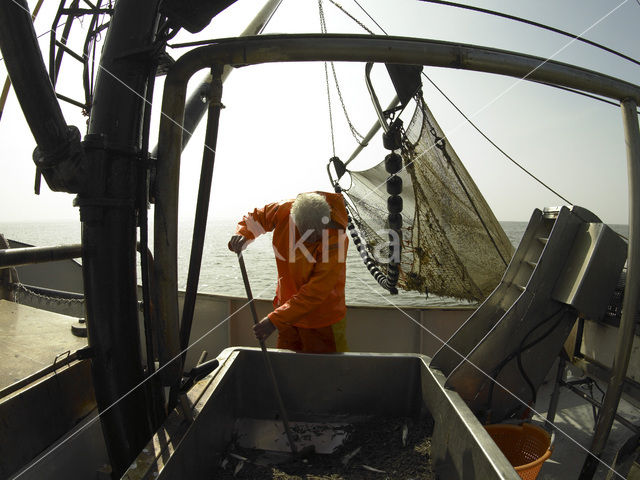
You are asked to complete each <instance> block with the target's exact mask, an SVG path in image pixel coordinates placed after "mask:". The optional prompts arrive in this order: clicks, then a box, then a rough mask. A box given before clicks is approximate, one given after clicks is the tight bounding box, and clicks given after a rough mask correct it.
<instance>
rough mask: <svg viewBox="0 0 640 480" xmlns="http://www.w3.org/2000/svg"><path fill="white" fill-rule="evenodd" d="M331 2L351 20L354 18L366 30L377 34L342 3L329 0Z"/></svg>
mask: <svg viewBox="0 0 640 480" xmlns="http://www.w3.org/2000/svg"><path fill="white" fill-rule="evenodd" d="M329 1H330V2H331V3H333V5H334V6H336V7H337V8H338V9H339V10H341V11H342V13H344V14H345V15H346V16H347V17H349V18H350V19H351V20H353V21H354V22H355V23H357V24H358V25H360V27H361V28H362V29H363V30H364V31H366V32H367V33H369V34H371V35H375V34H374V33H373V31H372V30H370V29H369V28H367V26H366V25H365V24H364V23H362V22H361V21H360V20H358V19H357V18H356V17H354V16H353V15H351V14H350V13H349V12H347V11H346V10H345V9H344V8H343V7H342V5H340V4H339V3H336V2H334V1H333V0H329Z"/></svg>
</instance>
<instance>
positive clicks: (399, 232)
mask: <svg viewBox="0 0 640 480" xmlns="http://www.w3.org/2000/svg"><path fill="white" fill-rule="evenodd" d="M401 138H402V140H401V145H402V146H401V148H399V149H398V150H396V151H395V153H396V154H400V157H401V160H400V161H401V164H402V165H401V167H402V168H401V169H400V170H399V171H398V172H397V173H392V174H390V173H389V172H390V171H391V172H393V171H394V170H393V167H392V170H389V156H388V157H387V159H385V161H383V162H381V163H380V164H378V165H376V166H374V167H373V168H370V169H368V170H364V171H357V172H354V171H351V172H349V173H350V174H351V179H352V183H351V186H350V187H349V188H348V189H346V190H343V193H344V195H345V199H346V203H347V208H348V210H349V213H350V218H351V220H352V225H350V230H351V233H352V236H353V237H354V241H355V243H356V246H357V247H358V250H359V251H360V255H361V256H362V257H363V260H364V261H365V264H366V265H367V267H368V268H369V270H370V271H371V273H372V274H373V275H374V277H375V278H376V280H378V283H380V285H382V286H383V287H384V288H387V289H388V290H390V291H392V293H395V286H396V284H397V287H399V288H401V289H404V290H415V291H419V292H424V293H429V294H434V295H438V296H444V297H453V298H458V299H465V300H472V301H481V300H483V299H484V298H486V297H487V296H488V295H489V293H491V291H492V290H493V289H494V288H495V287H496V286H497V285H498V283H499V282H500V279H501V278H502V275H503V273H504V271H505V269H506V267H507V265H508V262H509V261H510V259H511V256H512V255H513V247H512V245H511V243H510V242H509V240H508V238H507V236H506V234H505V233H504V230H503V229H502V227H501V226H500V224H499V223H498V221H497V220H496V218H495V216H494V214H493V212H492V211H491V209H490V208H489V205H488V204H487V202H486V201H485V199H484V197H483V196H482V194H481V193H480V190H479V189H478V187H477V186H476V185H475V183H474V181H473V180H472V179H471V176H470V175H469V173H468V172H467V170H466V169H465V167H464V166H463V164H462V162H461V161H460V159H459V158H458V156H457V155H456V153H455V152H454V151H453V149H452V148H451V145H449V144H448V143H447V141H446V139H445V135H444V134H443V132H442V130H441V129H440V127H439V126H438V124H437V122H436V121H435V119H434V118H433V115H432V114H431V112H430V110H429V109H428V107H427V105H426V103H425V102H424V100H423V99H422V97H421V95H418V96H416V108H415V112H414V114H413V117H412V118H411V120H410V122H409V123H408V126H407V128H406V130H404V129H403V130H402V132H401ZM392 155H394V154H391V156H392ZM396 156H397V155H396ZM398 179H400V180H401V193H399V194H398V195H396V193H397V192H398V184H399V183H400V182H399V180H398ZM392 197H394V198H395V200H393V198H392ZM397 197H400V198H401V200H397ZM398 203H399V208H400V211H399V212H398ZM394 212H396V213H395V215H396V220H398V217H397V215H400V216H401V220H402V221H401V228H394V227H397V225H393V223H394V221H392V222H391V224H390V220H393V218H392V216H393V215H394ZM394 241H397V242H399V247H398V246H394Z"/></svg>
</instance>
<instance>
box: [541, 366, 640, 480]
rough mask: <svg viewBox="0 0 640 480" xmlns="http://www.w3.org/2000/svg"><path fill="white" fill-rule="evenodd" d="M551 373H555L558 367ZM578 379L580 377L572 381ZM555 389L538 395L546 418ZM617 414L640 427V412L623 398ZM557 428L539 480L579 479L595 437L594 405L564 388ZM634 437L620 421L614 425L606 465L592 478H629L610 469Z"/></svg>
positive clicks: (550, 386)
mask: <svg viewBox="0 0 640 480" xmlns="http://www.w3.org/2000/svg"><path fill="white" fill-rule="evenodd" d="M551 371H552V372H555V367H554V368H552V369H551ZM571 371H572V372H573V373H574V374H576V375H578V374H579V370H578V369H577V368H572V370H571ZM576 378H579V377H573V378H570V379H572V380H573V379H576ZM600 386H601V387H602V389H603V390H604V389H606V385H603V384H601V383H600ZM552 389H553V382H547V383H545V384H544V385H542V386H541V387H540V389H539V391H538V399H539V400H538V402H537V404H536V411H538V412H539V413H541V414H543V415H546V413H547V410H548V407H549V400H550V398H551V392H552ZM594 392H595V398H596V399H597V400H601V394H600V393H599V392H598V391H597V389H594ZM618 414H619V415H621V416H622V417H624V418H625V419H626V420H629V421H630V422H631V423H633V424H636V425H638V424H640V409H638V407H637V406H634V405H633V404H631V403H629V402H628V401H627V400H625V399H624V398H623V399H622V400H621V401H620V405H619V407H618ZM537 420H540V419H539V418H536V417H534V421H536V423H538V424H540V422H537ZM554 424H555V425H556V426H557V431H556V435H555V442H554V450H553V454H552V455H551V458H550V459H549V460H547V461H546V462H545V463H544V465H543V466H542V469H541V470H540V474H539V475H538V480H565V479H567V480H569V479H577V478H578V477H579V476H580V471H581V469H582V465H583V463H584V460H585V458H586V456H587V454H588V450H589V446H590V444H591V439H592V437H593V433H594V432H593V428H594V426H595V420H594V415H593V409H592V407H591V404H590V403H588V402H587V401H586V400H584V399H582V398H581V397H580V396H578V395H577V394H575V393H573V392H571V391H570V390H568V389H566V388H562V389H561V390H560V400H559V402H558V411H557V413H556V418H555V421H554ZM632 435H633V432H632V431H631V430H629V429H628V428H627V427H625V426H624V425H622V424H621V423H619V422H617V421H614V422H613V427H612V429H611V434H610V435H609V440H608V442H607V447H606V449H605V451H604V455H603V462H604V463H606V465H605V464H601V465H600V466H599V468H598V470H597V471H596V474H595V476H594V477H593V478H594V479H597V480H605V479H606V478H607V475H611V477H610V478H625V477H626V475H624V474H622V472H620V474H619V475H616V474H615V473H614V472H611V469H610V468H609V467H608V466H609V465H611V464H612V462H613V460H614V457H615V455H616V452H617V451H618V449H619V448H620V447H621V446H622V445H623V444H624V442H625V441H626V440H627V439H629V438H630V437H631V436H632Z"/></svg>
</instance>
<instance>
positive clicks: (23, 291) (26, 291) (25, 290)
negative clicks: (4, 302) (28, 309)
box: [12, 282, 84, 305]
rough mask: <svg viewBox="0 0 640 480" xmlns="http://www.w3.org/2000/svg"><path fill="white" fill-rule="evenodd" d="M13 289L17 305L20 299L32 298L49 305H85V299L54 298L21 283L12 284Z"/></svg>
mask: <svg viewBox="0 0 640 480" xmlns="http://www.w3.org/2000/svg"><path fill="white" fill-rule="evenodd" d="M12 289H13V291H14V294H15V296H16V303H20V299H26V298H28V297H32V298H38V299H40V300H44V301H45V302H47V303H53V304H57V305H84V298H62V297H52V296H50V295H44V294H42V293H38V292H36V291H34V290H32V289H30V288H29V287H27V286H26V285H25V284H23V283H20V282H18V283H14V284H12Z"/></svg>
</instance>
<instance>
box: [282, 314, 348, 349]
mask: <svg viewBox="0 0 640 480" xmlns="http://www.w3.org/2000/svg"><path fill="white" fill-rule="evenodd" d="M273 323H274V325H275V326H276V327H277V329H278V348H284V349H287V350H293V351H294V352H300V353H337V352H346V351H347V339H346V331H345V330H346V320H345V319H344V318H343V319H342V320H340V321H339V322H337V323H334V324H333V325H329V326H328V327H322V328H302V327H294V326H291V325H285V324H283V323H280V322H273Z"/></svg>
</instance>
